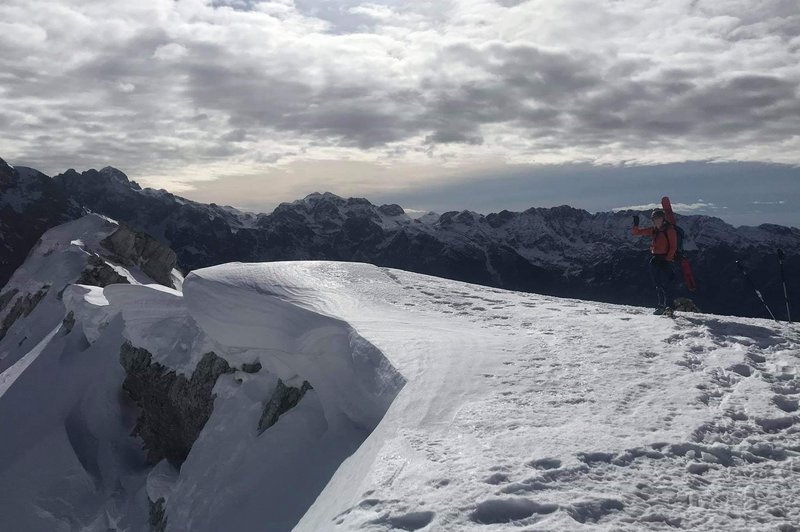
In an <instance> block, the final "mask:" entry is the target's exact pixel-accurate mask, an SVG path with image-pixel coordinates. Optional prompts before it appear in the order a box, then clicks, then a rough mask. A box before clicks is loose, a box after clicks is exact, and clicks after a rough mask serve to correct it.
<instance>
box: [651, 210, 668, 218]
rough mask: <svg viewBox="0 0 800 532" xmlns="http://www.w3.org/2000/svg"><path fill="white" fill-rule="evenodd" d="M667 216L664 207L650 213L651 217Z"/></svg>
mask: <svg viewBox="0 0 800 532" xmlns="http://www.w3.org/2000/svg"><path fill="white" fill-rule="evenodd" d="M666 216H667V215H666V214H665V213H664V210H663V209H655V210H653V212H652V213H651V214H650V218H666Z"/></svg>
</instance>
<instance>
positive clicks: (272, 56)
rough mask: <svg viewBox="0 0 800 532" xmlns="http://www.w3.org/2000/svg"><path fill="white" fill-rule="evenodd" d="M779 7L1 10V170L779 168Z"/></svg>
mask: <svg viewBox="0 0 800 532" xmlns="http://www.w3.org/2000/svg"><path fill="white" fill-rule="evenodd" d="M790 4H791V5H794V6H795V7H796V4H795V3H794V2H786V1H783V0H765V1H757V0H736V1H735V2H725V3H720V2H711V1H710V0H709V1H696V0H695V1H689V0H676V1H674V2H652V1H650V0H630V1H626V2H618V1H613V0H598V1H589V0H560V1H553V0H529V1H527V2H518V1H514V0H447V1H442V2H435V3H433V2H423V1H422V0H406V1H398V0H373V1H371V2H360V1H357V0H330V1H328V2H317V1H316V0H294V1H290V0H278V1H263V2H258V1H254V0H225V1H223V0H214V1H213V2H211V1H204V0H178V1H173V0H149V1H143V2H137V3H116V4H114V5H113V6H111V4H109V3H107V2H101V1H85V0H81V1H78V0H72V1H64V2H58V3H54V2H50V1H45V0H26V1H23V0H7V1H6V2H4V3H3V4H2V5H0V20H3V23H0V24H2V30H7V31H2V30H0V42H2V44H3V47H4V53H3V54H2V56H0V88H1V89H2V90H0V124H3V125H4V126H5V127H4V149H5V150H8V151H7V152H5V153H3V154H2V156H3V157H4V158H6V159H9V160H11V161H19V160H23V161H25V162H26V163H27V164H34V165H38V166H41V167H42V169H44V170H46V171H50V172H53V171H58V170H62V169H63V168H65V167H69V166H74V167H78V168H82V167H89V166H102V165H105V164H114V165H116V166H120V167H122V168H124V169H126V170H127V171H128V172H130V173H131V174H132V175H136V176H139V177H141V178H143V179H144V180H149V181H150V182H155V180H156V178H158V179H162V178H164V177H163V176H175V175H178V174H181V175H182V176H184V177H182V179H185V181H183V182H184V183H188V182H191V181H192V180H193V179H209V178H211V177H214V176H213V175H212V172H216V171H217V170H218V169H219V168H230V169H235V172H237V173H251V172H253V171H255V169H257V168H263V167H264V166H265V165H272V164H276V163H279V164H284V163H291V162H297V161H303V160H309V161H314V160H316V161H321V160H329V159H343V160H349V161H364V162H371V163H380V164H385V163H387V162H396V163H405V164H427V165H434V166H440V167H446V166H448V165H450V166H452V165H454V164H456V163H458V164H463V165H475V164H479V163H480V161H482V160H499V161H504V162H506V163H509V164H526V163H563V162H576V161H587V162H594V163H598V164H618V163H621V162H629V163H638V164H649V163H664V162H678V161H684V160H711V159H713V160H720V161H725V160H754V161H773V162H784V163H791V164H797V163H800V128H799V127H798V124H799V123H800V95H799V93H798V87H799V86H800V66H798V65H800V48H799V47H798V46H797V41H798V39H800V15H798V14H797V12H796V9H792V8H791V6H790ZM787 6H789V7H787ZM45 123H46V124H47V133H48V135H47V136H46V138H45V137H43V135H42V133H43V126H42V124H45ZM189 167H191V169H192V171H191V172H188V171H187V168H189ZM172 179H173V181H174V178H172ZM171 182H172V181H171ZM698 208H699V207H698Z"/></svg>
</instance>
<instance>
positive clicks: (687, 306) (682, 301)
mask: <svg viewBox="0 0 800 532" xmlns="http://www.w3.org/2000/svg"><path fill="white" fill-rule="evenodd" d="M675 310H679V311H681V312H700V309H699V308H698V307H697V305H695V304H694V301H692V300H691V299H689V298H688V297H679V298H677V299H675Z"/></svg>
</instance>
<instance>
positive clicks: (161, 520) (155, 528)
mask: <svg viewBox="0 0 800 532" xmlns="http://www.w3.org/2000/svg"><path fill="white" fill-rule="evenodd" d="M148 500H149V499H148ZM149 502H150V530H151V531H152V532H164V530H165V529H166V528H167V512H166V508H165V505H166V500H164V497H161V498H160V499H158V500H157V501H155V502H153V501H149Z"/></svg>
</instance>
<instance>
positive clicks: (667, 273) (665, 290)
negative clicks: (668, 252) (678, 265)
mask: <svg viewBox="0 0 800 532" xmlns="http://www.w3.org/2000/svg"><path fill="white" fill-rule="evenodd" d="M650 276H651V277H652V278H653V284H654V285H655V287H656V297H657V298H658V304H657V305H656V306H657V307H660V308H663V307H671V306H672V305H673V302H672V300H673V297H674V295H673V289H672V283H673V281H674V280H675V271H674V270H673V269H672V263H671V262H668V261H667V259H666V258H665V257H663V256H661V255H653V257H652V258H651V259H650Z"/></svg>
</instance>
